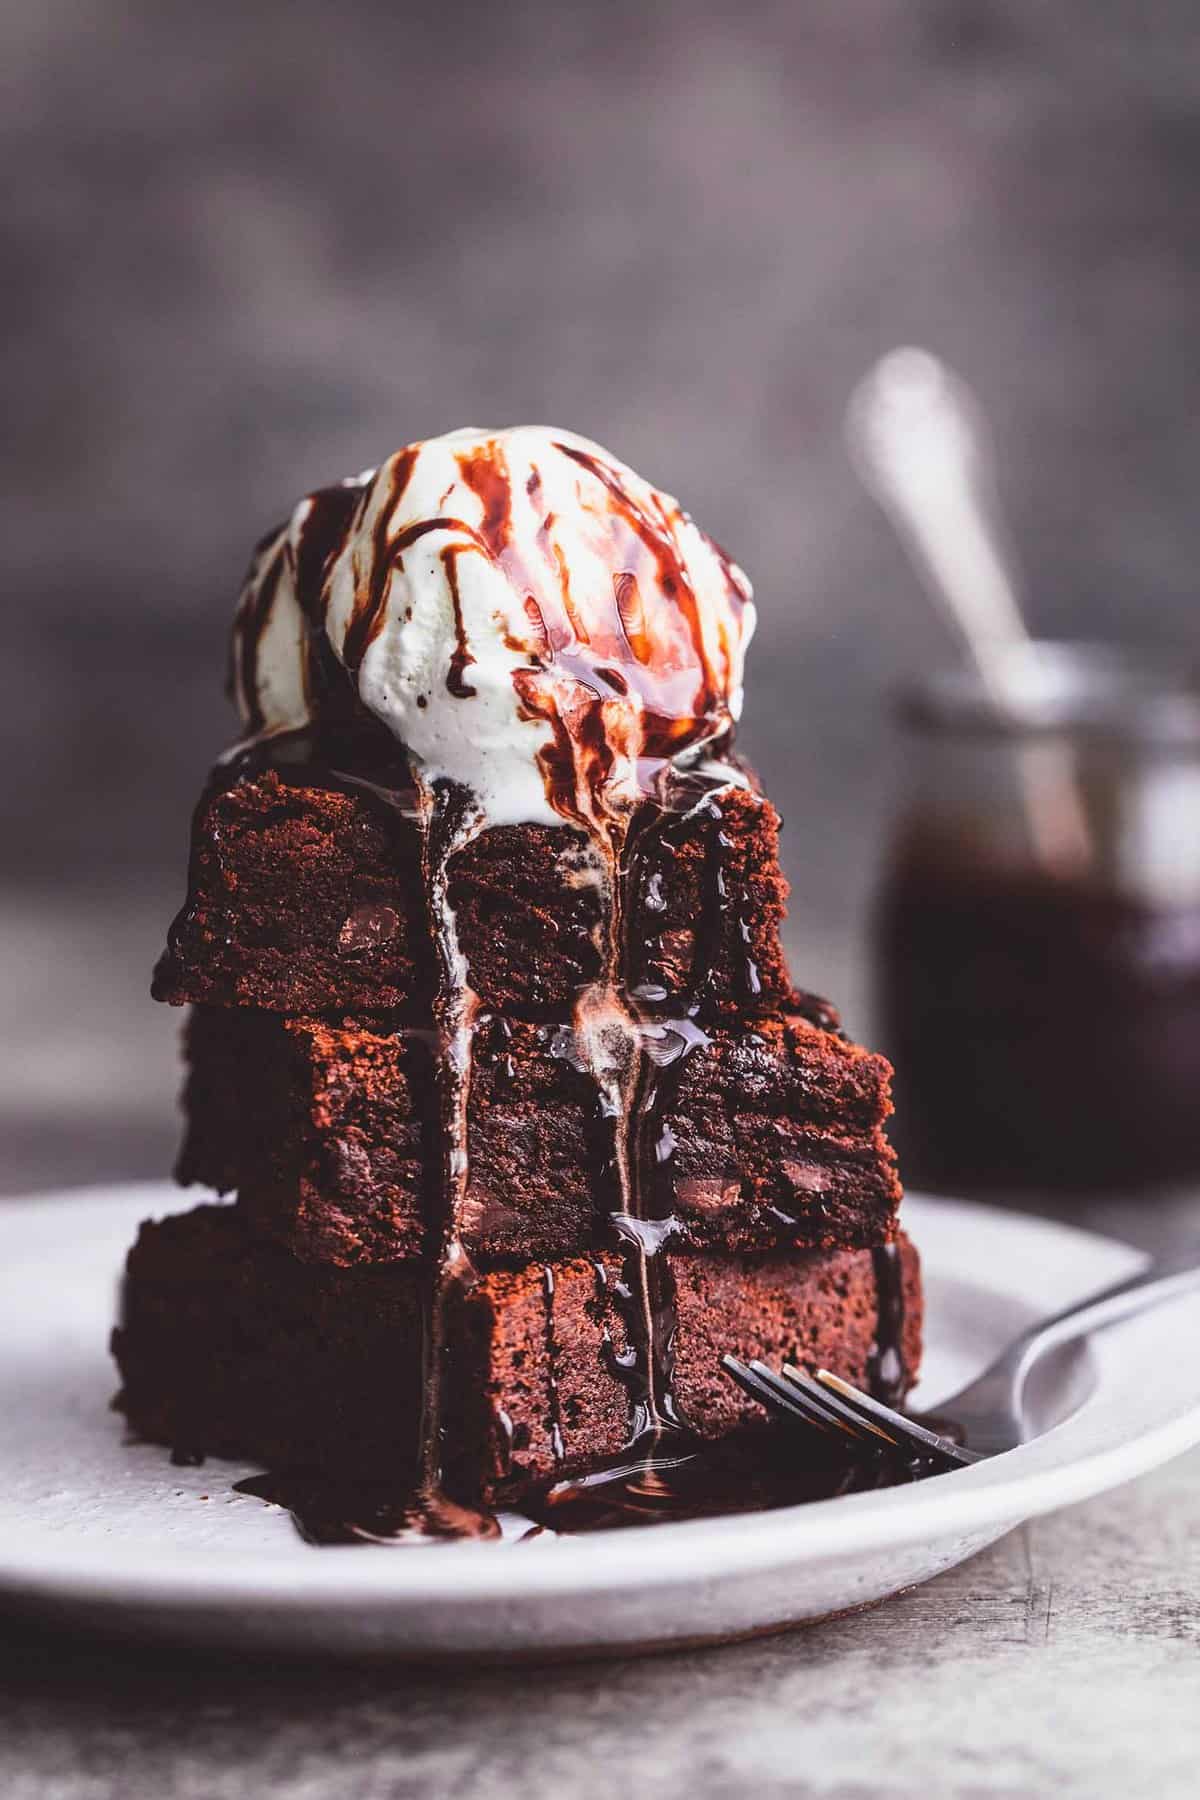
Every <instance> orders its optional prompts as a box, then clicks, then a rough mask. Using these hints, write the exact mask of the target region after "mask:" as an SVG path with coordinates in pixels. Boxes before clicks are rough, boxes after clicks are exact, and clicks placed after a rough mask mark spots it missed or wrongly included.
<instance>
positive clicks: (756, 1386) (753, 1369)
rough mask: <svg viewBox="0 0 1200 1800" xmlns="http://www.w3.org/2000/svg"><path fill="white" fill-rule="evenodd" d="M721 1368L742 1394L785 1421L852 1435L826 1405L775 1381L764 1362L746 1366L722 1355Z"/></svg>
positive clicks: (827, 1431) (827, 1432) (842, 1434)
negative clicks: (817, 1402) (784, 1418)
mask: <svg viewBox="0 0 1200 1800" xmlns="http://www.w3.org/2000/svg"><path fill="white" fill-rule="evenodd" d="M721 1367H722V1368H723V1369H724V1371H725V1373H726V1374H727V1375H729V1376H730V1377H731V1378H732V1379H733V1380H734V1381H736V1383H737V1385H738V1386H739V1387H740V1388H741V1389H742V1392H743V1393H746V1394H749V1396H750V1398H751V1399H752V1400H757V1401H758V1403H759V1405H760V1406H765V1407H766V1408H767V1411H768V1412H774V1413H782V1414H784V1415H785V1417H786V1418H788V1419H789V1420H792V1421H800V1422H801V1423H803V1424H805V1425H809V1426H811V1427H812V1428H813V1429H814V1430H816V1431H820V1432H824V1433H826V1434H829V1435H839V1436H843V1437H847V1436H855V1435H856V1433H854V1432H850V1431H848V1430H847V1428H846V1427H845V1426H844V1425H843V1424H842V1423H841V1422H840V1421H838V1420H835V1419H834V1416H833V1413H832V1411H831V1410H830V1408H829V1407H827V1406H825V1405H823V1404H814V1403H813V1402H812V1401H810V1400H808V1399H806V1398H803V1397H802V1396H801V1395H799V1394H794V1393H791V1392H790V1391H789V1390H788V1389H787V1388H786V1387H784V1386H783V1385H782V1383H779V1382H778V1378H775V1379H772V1378H771V1371H770V1370H769V1369H767V1368H766V1366H765V1364H763V1363H757V1364H754V1363H752V1364H750V1365H749V1366H748V1365H747V1364H746V1363H743V1362H739V1361H738V1359H737V1357H736V1356H729V1355H725V1356H723V1357H722V1358H721Z"/></svg>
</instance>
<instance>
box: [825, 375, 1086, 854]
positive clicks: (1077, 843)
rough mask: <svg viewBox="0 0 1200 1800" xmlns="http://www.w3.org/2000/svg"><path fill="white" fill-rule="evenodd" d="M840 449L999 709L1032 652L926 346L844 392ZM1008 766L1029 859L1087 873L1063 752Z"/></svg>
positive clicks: (974, 447)
mask: <svg viewBox="0 0 1200 1800" xmlns="http://www.w3.org/2000/svg"><path fill="white" fill-rule="evenodd" d="M846 441H847V444H848V446H849V450H850V455H851V458H852V460H853V462H854V465H855V468H856V469H857V471H858V473H859V475H860V477H861V478H862V480H863V482H864V484H865V486H866V487H867V488H868V490H869V491H870V492H871V493H872V494H873V495H874V497H875V498H876V500H878V502H879V504H880V505H881V506H882V508H883V510H884V511H885V512H886V513H887V515H888V517H889V518H890V519H891V521H892V523H893V524H894V525H895V527H896V529H897V531H898V533H899V535H900V538H901V540H902V541H903V543H904V544H905V546H906V548H907V549H908V551H909V553H910V555H911V556H912V559H913V562H914V564H915V566H916V569H917V573H918V574H919V575H920V577H921V579H922V581H923V582H924V584H925V586H926V588H927V589H928V591H929V593H930V594H931V595H932V597H933V599H934V600H935V601H937V602H938V604H939V605H940V606H941V607H942V608H943V610H944V611H945V613H946V614H947V616H948V617H949V618H950V620H951V622H952V623H953V624H954V625H955V627H956V628H957V629H958V631H959V632H960V633H961V636H962V638H963V641H964V643H965V645H966V647H967V649H968V651H969V652H970V655H971V657H972V660H973V661H974V663H975V666H976V668H977V669H978V671H979V676H980V679H981V681H982V682H983V685H984V688H985V691H986V692H987V694H988V696H989V698H991V699H992V700H994V701H995V702H996V704H997V706H998V707H1000V708H1001V709H1002V710H1004V711H1008V710H1010V709H1011V705H1012V686H1011V682H1012V672H1013V669H1014V666H1015V664H1016V663H1017V661H1018V658H1019V657H1021V656H1024V657H1026V658H1028V656H1030V655H1031V654H1032V653H1033V647H1032V644H1031V640H1030V636H1029V632H1028V630H1027V629H1026V626H1025V621H1024V618H1023V617H1022V613H1021V605H1020V601H1019V599H1018V593H1017V582H1016V579H1015V576H1014V573H1013V569H1014V559H1013V557H1012V554H1011V552H1010V550H1009V548H1008V544H1007V537H1006V533H1005V532H1004V530H1003V528H1002V526H1001V523H1000V507H999V500H998V496H997V490H996V482H995V476H994V459H993V456H992V453H991V445H990V442H989V438H988V433H987V428H986V426H985V424H984V421H983V415H982V413H981V411H980V408H979V406H978V404H977V402H976V400H975V398H974V396H973V394H972V393H971V391H970V389H969V388H968V387H967V386H966V384H965V382H963V381H960V380H959V378H958V377H957V376H956V375H954V374H953V373H952V372H951V371H950V370H949V369H948V368H947V367H946V366H945V364H944V363H941V362H939V360H938V359H937V357H935V356H932V355H931V354H930V353H929V352H928V351H927V350H915V349H902V350H893V351H890V352H889V353H888V355H886V356H885V357H883V358H882V360H881V361H880V362H878V363H877V364H876V365H875V367H874V368H873V369H872V370H871V371H870V372H869V374H867V375H866V377H865V378H864V379H863V380H862V381H861V382H860V383H859V385H858V387H857V388H856V389H855V391H854V393H853V395H852V396H851V399H850V404H849V406H848V408H847V411H846ZM1017 764H1018V772H1019V776H1020V780H1021V787H1022V797H1023V801H1024V806H1025V812H1026V817H1027V820H1028V824H1029V831H1030V837H1031V839H1032V842H1033V846H1034V850H1035V853H1036V854H1037V856H1038V858H1039V860H1041V861H1043V862H1045V863H1047V864H1049V865H1051V866H1052V867H1054V868H1055V869H1056V870H1057V871H1059V872H1063V871H1064V870H1070V869H1078V868H1079V867H1080V866H1081V865H1086V864H1087V863H1088V862H1089V861H1090V859H1091V849H1090V833H1089V831H1088V824H1087V818H1086V814H1085V812H1084V808H1083V803H1082V798H1081V795H1080V793H1079V788H1078V784H1077V782H1076V780H1075V778H1074V774H1073V771H1072V768H1071V762H1070V757H1069V753H1067V752H1066V751H1065V749H1064V747H1063V746H1062V745H1057V744H1042V745H1032V746H1025V747H1024V748H1023V749H1022V750H1021V751H1020V752H1019V754H1018V758H1017Z"/></svg>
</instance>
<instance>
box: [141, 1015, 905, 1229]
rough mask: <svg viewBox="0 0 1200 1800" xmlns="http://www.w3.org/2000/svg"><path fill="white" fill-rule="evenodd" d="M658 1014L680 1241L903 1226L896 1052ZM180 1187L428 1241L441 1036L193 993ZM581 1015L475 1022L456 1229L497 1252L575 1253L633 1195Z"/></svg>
mask: <svg viewBox="0 0 1200 1800" xmlns="http://www.w3.org/2000/svg"><path fill="white" fill-rule="evenodd" d="M644 1031H645V1047H646V1050H647V1056H646V1058H645V1064H646V1068H647V1070H648V1071H649V1072H650V1075H651V1079H652V1091H647V1092H645V1093H644V1094H643V1095H642V1097H641V1098H642V1103H643V1107H642V1115H641V1116H642V1128H643V1129H644V1130H645V1131H646V1132H647V1133H648V1134H649V1137H648V1141H647V1155H646V1156H645V1157H644V1158H643V1159H642V1160H643V1161H644V1163H645V1164H646V1165H647V1166H649V1167H650V1168H651V1169H652V1170H653V1174H652V1178H651V1179H652V1187H653V1191H652V1193H651V1194H650V1195H643V1196H642V1197H641V1198H642V1204H643V1210H645V1211H647V1212H648V1213H650V1214H651V1215H652V1216H654V1217H658V1218H670V1219H672V1220H673V1221H674V1227H673V1236H674V1242H675V1243H676V1245H677V1246H679V1247H683V1248H687V1247H692V1248H701V1247H704V1248H707V1247H714V1248H715V1247H724V1248H727V1249H731V1250H734V1249H738V1250H740V1249H756V1248H763V1249H765V1248H771V1247H785V1246H786V1247H792V1248H797V1249H835V1248H848V1249H853V1248H859V1247H862V1246H867V1245H874V1244H879V1243H882V1242H886V1241H888V1240H889V1239H891V1238H892V1237H894V1235H895V1231H896V1207H897V1205H898V1202H899V1198H900V1185H899V1182H898V1180H897V1178H896V1170H895V1160H894V1157H893V1155H892V1151H891V1148H890V1146H889V1144H888V1142H887V1139H886V1137H885V1135H884V1132H883V1123H884V1120H885V1119H886V1117H887V1115H888V1113H889V1112H890V1111H891V1103H890V1099H889V1077H890V1069H889V1067H888V1064H887V1063H886V1062H885V1061H884V1060H883V1058H882V1057H878V1056H874V1055H872V1054H871V1053H870V1052H869V1051H866V1050H863V1049H861V1048H859V1047H858V1046H857V1045H854V1044H849V1043H846V1042H845V1041H844V1040H843V1039H841V1038H840V1037H838V1036H836V1035H835V1034H833V1033H832V1032H829V1031H825V1030H823V1029H821V1028H820V1027H819V1026H817V1025H814V1024H812V1023H810V1022H809V1021H808V1020H806V1019H804V1018H801V1017H799V1016H798V1015H793V1014H789V1015H779V1016H774V1017H770V1018H763V1019H758V1020H755V1021H754V1022H753V1025H752V1026H751V1027H749V1028H746V1027H742V1028H740V1029H739V1028H731V1027H726V1026H724V1025H721V1026H712V1027H709V1028H707V1029H705V1030H701V1029H700V1028H699V1027H697V1026H695V1025H694V1024H691V1023H673V1022H671V1021H662V1022H659V1023H656V1024H652V1025H648V1026H646V1027H645V1028H644ZM187 1056H188V1078H187V1083H186V1087H185V1091H184V1108H185V1112H186V1114H187V1130H186V1135H185V1139H184V1144H183V1149H182V1152H181V1155H180V1162H179V1168H178V1171H177V1173H178V1176H179V1179H180V1180H181V1181H182V1182H184V1183H191V1182H200V1183H203V1184H205V1185H207V1186H209V1187H213V1188H216V1189H217V1190H218V1191H220V1192H229V1191H236V1192H237V1194H238V1196H239V1202H240V1205H241V1206H242V1208H243V1210H244V1211H245V1213H246V1214H247V1216H248V1218H249V1219H250V1220H251V1221H252V1222H253V1224H254V1225H255V1227H256V1229H258V1230H260V1231H261V1232H263V1233H264V1234H266V1235H269V1236H271V1237H274V1238H276V1239H277V1240H279V1241H281V1242H283V1243H285V1244H287V1245H288V1246H290V1248H291V1249H292V1250H293V1251H294V1252H295V1253H296V1254H297V1255H298V1256H300V1257H303V1258H304V1259H306V1260H308V1261H313V1262H326V1263H334V1264H339V1265H350V1264H354V1263H364V1262H389V1261H395V1260H399V1259H403V1258H406V1257H413V1256H418V1255H420V1254H421V1253H422V1252H423V1250H424V1249H425V1248H426V1246H427V1242H428V1236H427V1234H428V1232H429V1229H430V1226H431V1224H432V1223H433V1222H434V1218H435V1209H436V1206H437V1190H438V1183H439V1181H440V1169H441V1161H440V1156H439V1153H438V1142H439V1132H440V1121H439V1111H438V1096H437V1088H436V1077H435V1059H434V1054H433V1044H432V1040H431V1038H430V1036H429V1034H428V1033H425V1032H421V1031H413V1030H403V1029H402V1030H389V1029H387V1028H386V1027H385V1026H382V1025H377V1026H374V1027H366V1026H364V1025H362V1024H357V1025H354V1026H349V1025H342V1026H336V1025H332V1024H330V1023H328V1022H326V1021H321V1020H316V1019H285V1018H281V1017H279V1016H278V1015H276V1014H272V1013H266V1012H259V1011H257V1010H254V1009H251V1008H244V1007H237V1008H219V1007H197V1008H195V1009H194V1011H193V1013H192V1017H191V1020H190V1022H189V1026H188V1032H187ZM607 1110H608V1109H606V1108H605V1107H604V1106H603V1105H601V1103H600V1097H599V1094H598V1091H597V1088H596V1084H595V1082H594V1080H593V1079H592V1077H591V1076H590V1074H588V1072H587V1070H586V1068H585V1067H584V1066H583V1063H582V1059H581V1058H580V1056H579V1055H578V1050H577V1045H576V1041H575V1037H574V1033H573V1031H572V1030H571V1028H570V1027H568V1026H563V1025H551V1024H542V1023H537V1022H532V1021H517V1020H512V1019H506V1018H503V1017H500V1016H498V1015H486V1016H485V1017H484V1018H482V1019H481V1020H480V1022H479V1025H478V1029H477V1031H476V1034H475V1054H474V1067H473V1077H472V1084H471V1095H470V1103H469V1110H468V1153H469V1179H468V1185H467V1190H466V1200H465V1206H464V1208H463V1216H462V1219H461V1222H460V1223H461V1235H462V1237H463V1240H464V1243H465V1247H466V1249H467V1250H468V1252H469V1253H470V1254H472V1255H476V1256H480V1257H483V1258H485V1259H500V1260H503V1259H512V1260H517V1261H521V1262H527V1261H529V1260H530V1259H535V1260H536V1259H540V1258H551V1257H557V1256H569V1255H573V1254H577V1253H578V1252H580V1251H584V1250H588V1249H591V1248H594V1247H597V1246H599V1245H602V1244H604V1243H605V1242H607V1241H609V1227H608V1220H609V1218H610V1216H611V1215H612V1214H613V1213H616V1212H618V1211H619V1210H620V1207H621V1197H620V1190H619V1186H618V1183H617V1178H616V1173H615V1168H616V1158H615V1154H614V1152H615V1145H614V1139H613V1131H614V1126H613V1122H612V1119H611V1118H610V1117H609V1116H607Z"/></svg>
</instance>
